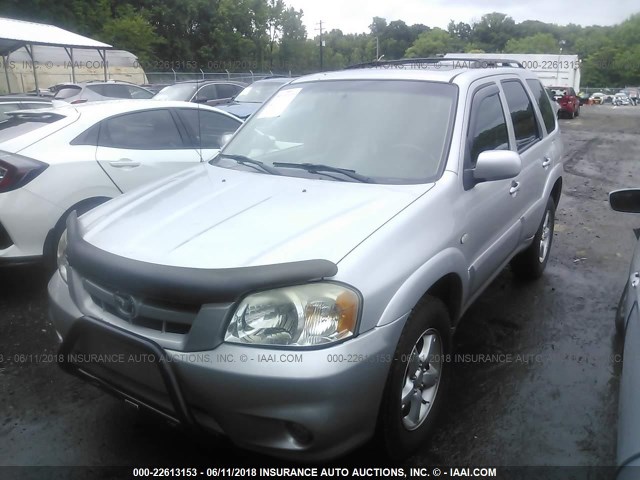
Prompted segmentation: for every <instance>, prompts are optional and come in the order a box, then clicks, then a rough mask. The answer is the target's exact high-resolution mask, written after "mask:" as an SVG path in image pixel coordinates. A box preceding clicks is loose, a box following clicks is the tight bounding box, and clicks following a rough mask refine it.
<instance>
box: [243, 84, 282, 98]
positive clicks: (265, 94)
mask: <svg viewBox="0 0 640 480" xmlns="http://www.w3.org/2000/svg"><path fill="white" fill-rule="evenodd" d="M282 85H283V84H282V83H279V82H260V81H258V82H256V83H253V84H251V85H249V86H248V87H247V88H245V89H244V90H242V91H241V92H240V93H239V94H238V96H237V97H236V98H235V101H236V102H241V103H262V102H264V101H266V100H267V99H268V98H269V97H270V96H271V95H273V93H274V92H275V91H276V90H278V89H279V88H280V87H281V86H282Z"/></svg>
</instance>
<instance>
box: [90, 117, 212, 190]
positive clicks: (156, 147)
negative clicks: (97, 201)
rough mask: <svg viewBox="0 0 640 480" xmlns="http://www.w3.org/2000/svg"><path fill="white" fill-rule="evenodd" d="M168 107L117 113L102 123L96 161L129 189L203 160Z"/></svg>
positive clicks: (116, 182)
mask: <svg viewBox="0 0 640 480" xmlns="http://www.w3.org/2000/svg"><path fill="white" fill-rule="evenodd" d="M185 136H186V133H185V132H184V131H181V129H180V128H179V127H178V124H177V123H176V121H175V120H174V117H173V114H172V113H171V111H170V110H169V109H166V108H165V109H154V110H142V111H138V112H132V113H126V114H122V115H116V116H113V117H111V118H108V119H105V120H103V121H102V122H101V123H100V130H99V134H98V148H97V149H96V160H97V161H98V162H99V163H100V165H101V166H102V168H103V169H104V171H105V172H106V173H107V175H109V177H111V179H112V180H113V181H114V183H115V184H116V185H117V186H118V188H119V189H120V190H121V191H123V192H126V191H128V190H131V189H132V188H135V187H138V186H140V185H143V184H145V183H148V182H151V181H154V180H157V179H159V178H162V177H164V176H167V175H171V174H172V173H175V172H177V171H179V170H182V169H184V168H187V167H189V166H192V165H194V164H196V163H198V162H200V155H199V154H198V152H197V151H196V150H195V149H194V148H192V147H191V146H190V145H189V143H188V142H186V141H185V138H184V137H185Z"/></svg>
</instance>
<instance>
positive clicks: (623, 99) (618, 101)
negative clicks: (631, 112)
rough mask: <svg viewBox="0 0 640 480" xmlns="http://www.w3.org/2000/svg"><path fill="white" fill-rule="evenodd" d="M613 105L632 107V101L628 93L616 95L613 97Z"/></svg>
mask: <svg viewBox="0 0 640 480" xmlns="http://www.w3.org/2000/svg"><path fill="white" fill-rule="evenodd" d="M613 104H614V105H615V106H617V107H621V106H626V105H631V100H629V96H628V95H627V94H626V93H616V94H615V95H614V97H613Z"/></svg>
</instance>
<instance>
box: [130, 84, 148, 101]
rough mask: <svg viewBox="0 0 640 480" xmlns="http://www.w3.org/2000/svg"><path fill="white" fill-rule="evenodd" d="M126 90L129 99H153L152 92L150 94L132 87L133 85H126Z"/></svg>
mask: <svg viewBox="0 0 640 480" xmlns="http://www.w3.org/2000/svg"><path fill="white" fill-rule="evenodd" d="M126 88H127V90H129V95H130V96H131V98H145V99H146V98H151V97H153V92H150V91H148V90H146V89H144V88H140V87H134V86H133V85H126Z"/></svg>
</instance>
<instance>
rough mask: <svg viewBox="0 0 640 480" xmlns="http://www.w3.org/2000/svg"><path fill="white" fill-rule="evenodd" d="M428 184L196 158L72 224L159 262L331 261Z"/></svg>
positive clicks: (124, 252)
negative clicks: (328, 176)
mask: <svg viewBox="0 0 640 480" xmlns="http://www.w3.org/2000/svg"><path fill="white" fill-rule="evenodd" d="M432 186H433V184H423V185H374V184H360V183H351V182H340V181H331V180H317V179H312V178H298V177H285V176H277V175H267V174H262V173H253V172H246V171H239V170H230V169H225V168H221V167H216V166H212V165H208V164H202V165H199V166H197V167H195V168H193V169H189V170H186V171H183V172H180V173H178V174H176V175H174V176H172V177H169V178H167V179H164V180H162V181H160V182H156V183H153V184H151V185H149V186H146V187H143V188H141V189H137V190H134V191H133V192H131V193H128V194H125V195H122V196H120V197H118V198H116V199H115V200H112V201H110V202H108V203H106V204H104V205H102V206H100V207H98V208H96V209H94V210H92V211H91V212H89V213H88V214H86V215H84V216H83V217H81V219H80V227H81V231H82V232H83V237H84V239H85V240H86V241H88V242H89V243H91V244H93V245H95V246H96V247H98V248H100V249H102V250H105V251H108V252H111V253H114V254H116V255H120V256H123V257H127V258H132V259H135V260H140V261H145V262H151V263H157V264H164V265H175V266H183V267H194V268H233V267H244V266H256V265H269V264H276V263H284V262H292V261H299V260H310V259H326V260H330V261H333V262H334V263H337V262H338V261H340V260H341V259H342V258H343V257H344V256H345V255H347V254H348V253H349V252H350V251H351V250H352V249H353V248H354V247H356V246H357V245H358V244H359V243H360V242H362V241H363V240H364V239H365V238H367V237H368V236H369V235H371V234H372V233H373V232H374V231H375V230H376V229H378V228H379V227H380V226H382V225H383V224H384V223H386V222H387V221H389V220H390V219H391V218H392V217H393V216H395V215H396V214H397V213H398V212H400V211H401V210H402V209H404V208H405V207H407V206H408V205H409V204H410V203H412V202H413V201H414V200H416V199H417V198H418V197H419V196H421V195H422V194H424V193H425V192H426V191H428V190H429V189H430V188H431V187H432Z"/></svg>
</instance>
